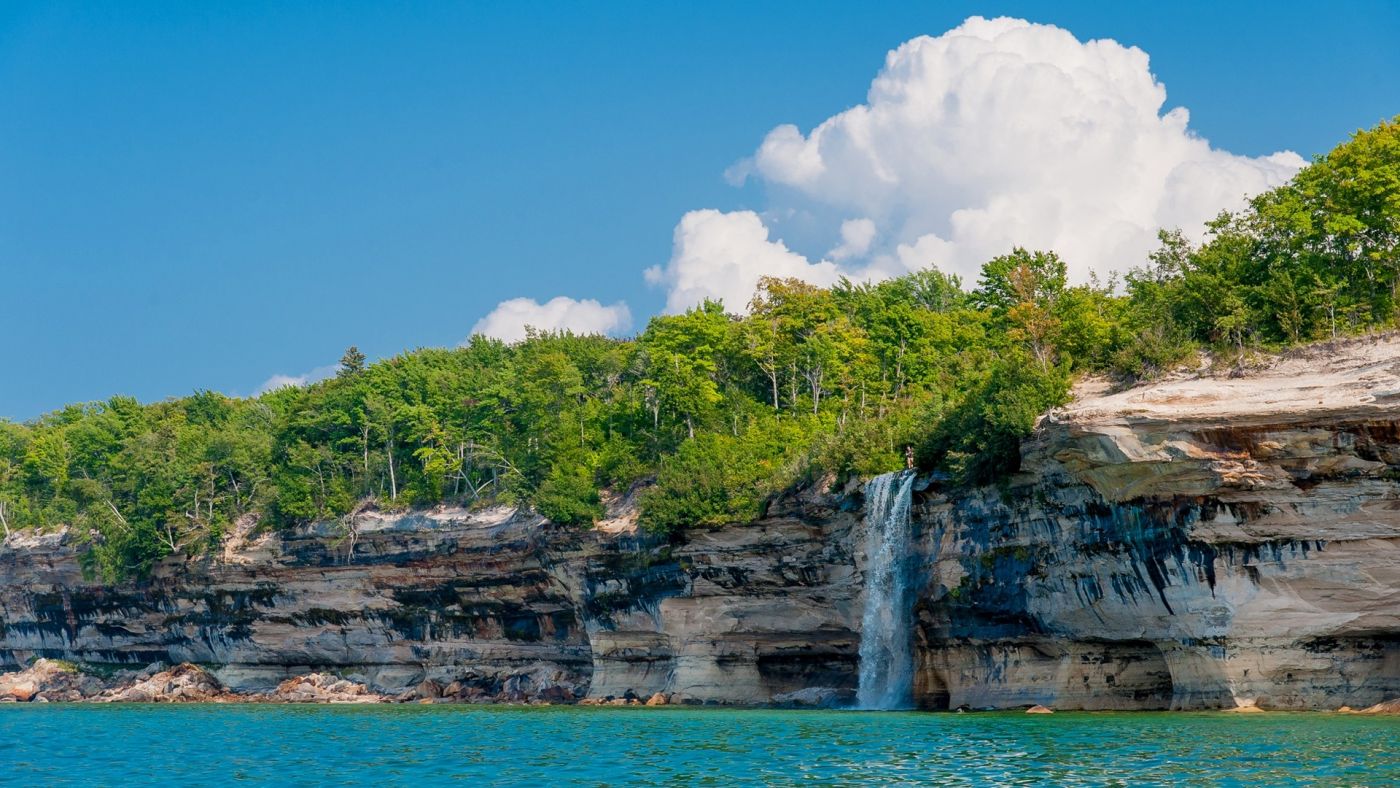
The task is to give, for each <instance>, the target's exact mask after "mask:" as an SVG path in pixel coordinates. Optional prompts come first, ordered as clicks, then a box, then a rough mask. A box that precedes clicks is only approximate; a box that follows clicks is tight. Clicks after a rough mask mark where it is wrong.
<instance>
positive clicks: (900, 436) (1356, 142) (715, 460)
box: [0, 121, 1400, 578]
mask: <svg viewBox="0 0 1400 788" xmlns="http://www.w3.org/2000/svg"><path fill="white" fill-rule="evenodd" d="M1160 239H1161V244H1160V246H1159V248H1158V249H1157V250H1156V251H1154V252H1153V253H1152V255H1150V257H1149V259H1148V260H1147V261H1144V262H1143V263H1142V264H1141V265H1140V266H1138V267H1136V268H1132V270H1131V271H1130V272H1129V273H1128V274H1127V275H1126V277H1125V280H1124V285H1125V288H1124V289H1125V292H1123V293H1119V292H1117V287H1116V284H1117V283H1116V282H1113V281H1109V282H1108V283H1100V282H1097V281H1091V282H1090V283H1088V284H1078V285H1073V284H1070V283H1069V281H1068V280H1067V277H1066V273H1065V272H1066V267H1065V264H1064V262H1063V261H1062V260H1061V259H1060V258H1059V257H1058V256H1057V255H1056V254H1055V253H1054V252H1051V251H1036V250H1026V249H1014V250H1012V251H1010V252H1009V253H1008V254H1006V255H1004V256H1001V257H998V258H996V259H993V260H990V261H988V262H987V263H986V264H985V265H984V266H983V267H982V271H981V275H980V277H979V278H978V281H977V283H976V285H975V286H974V287H972V288H971V289H970V290H969V289H967V288H966V287H964V284H963V283H962V282H961V281H960V280H959V279H958V278H957V277H954V276H949V275H947V274H944V273H943V272H940V271H939V270H938V269H937V268H935V267H932V266H931V267H929V268H927V269H925V270H921V271H917V272H914V273H911V274H908V275H906V276H902V277H899V278H895V279H889V280H885V281H881V282H876V283H855V282H849V281H841V282H839V283H838V284H837V285H835V286H834V287H831V288H819V287H815V286H812V285H810V284H807V283H804V282H800V281H797V280H792V279H765V280H763V281H762V282H761V283H760V285H759V288H758V292H757V293H756V294H755V295H754V297H753V300H752V301H751V302H750V303H749V304H747V305H743V306H747V313H746V314H743V315H738V314H734V313H733V312H732V311H731V310H729V309H728V308H727V307H728V306H730V305H724V304H720V303H717V302H705V303H703V304H701V305H699V306H697V307H695V308H694V309H691V310H690V311H688V312H685V313H683V314H678V315H663V316H658V317H655V318H653V319H652V320H651V321H650V323H649V324H648V325H647V327H646V329H645V330H644V331H642V332H641V334H640V335H638V336H637V337H635V338H630V339H609V338H606V337H601V336H578V335H574V334H571V333H567V332H564V333H550V332H543V333H542V332H532V333H530V334H529V336H528V337H527V338H526V339H525V340H523V341H521V342H518V343H515V344H509V345H508V344H505V343H502V342H500V341H496V340H492V339H487V338H483V337H480V336H477V337H473V338H472V339H471V340H470V341H469V342H468V343H467V344H465V345H464V346H462V347H459V348H454V349H434V348H430V349H420V350H416V351H412V352H407V353H404V354H401V355H399V356H396V357H394V358H390V359H385V360H382V361H379V362H376V363H372V364H367V363H366V359H365V356H364V355H363V354H362V353H361V352H360V351H359V350H358V349H356V348H355V347H353V346H352V347H350V348H349V349H347V350H346V352H345V355H344V357H343V358H342V359H341V367H340V371H339V374H337V375H336V376H334V377H333V378H330V379H328V380H324V381H321V382H319V383H315V384H312V385H309V386H305V387H286V388H283V389H279V390H277V391H273V392H269V393H267V394H264V395H262V396H260V397H257V398H253V399H236V398H230V397H226V396H223V395H221V394H218V393H215V392H208V391H200V392H196V393H194V394H192V395H190V396H188V397H184V398H180V399H171V400H167V401H164V402H157V403H152V404H144V405H143V404H141V403H138V402H137V401H135V400H133V399H131V398H128V397H113V398H111V399H109V400H107V401H105V402H96V403H86V404H79V405H70V406H67V407H65V408H62V409H60V410H56V411H54V412H52V413H49V414H47V415H45V416H43V417H41V418H38V419H36V420H34V421H32V422H28V423H24V424H18V423H13V422H5V421H0V525H3V527H4V529H5V531H6V533H9V532H10V531H13V530H16V529H26V528H28V529H40V530H43V529H52V528H57V527H60V526H69V527H71V528H72V529H74V532H75V533H76V534H77V535H79V537H80V538H82V539H83V540H85V542H86V544H87V549H86V553H85V555H86V560H87V561H88V566H89V567H90V568H91V570H92V571H93V572H94V573H97V574H99V575H101V576H104V577H107V578H121V577H128V576H133V575H140V574H142V573H144V572H146V571H147V570H148V569H149V568H150V566H151V565H152V563H153V562H154V561H156V560H158V559H159V558H161V557H162V556H165V555H168V554H170V553H172V552H187V553H189V552H196V551H199V550H201V549H203V548H205V547H206V546H208V545H210V544H212V543H214V542H215V541H216V540H217V539H218V538H219V537H220V536H221V535H222V534H223V533H224V532H225V531H226V530H227V529H228V528H229V527H230V526H232V525H233V524H235V523H238V522H244V523H249V524H251V523H258V524H260V525H261V526H262V527H272V528H282V527H290V526H294V525H297V524H300V523H305V522H309V521H314V520H327V519H334V518H339V517H343V516H345V515H347V514H350V513H352V512H355V511H357V510H358V509H360V508H363V507H366V506H375V507H378V508H381V509H398V508H406V507H412V506H424V505H431V504H437V503H453V504H458V505H464V506H474V505H485V504H487V503H500V502H504V503H511V504H518V505H527V506H533V507H534V508H536V509H537V510H538V511H539V512H540V513H542V514H544V515H545V516H547V517H549V518H551V519H553V520H555V521H556V522H560V523H566V524H578V525H579V526H588V525H590V524H591V523H592V522H594V521H595V520H597V519H598V518H600V517H601V516H602V514H603V510H604V506H603V500H604V496H606V495H608V494H622V493H624V492H626V491H628V490H629V489H632V488H633V487H634V486H638V485H640V487H641V488H642V492H641V495H640V502H641V503H640V505H641V514H640V517H641V522H642V523H643V525H645V526H646V527H648V528H651V529H654V530H657V531H663V532H675V531H678V530H680V529H684V528H687V527H694V526H706V525H711V524H718V523H726V522H734V521H742V520H745V519H749V518H753V517H756V516H758V515H760V514H761V513H762V511H763V507H764V506H765V505H766V502H767V501H768V500H769V499H770V498H771V497H772V496H773V495H774V494H776V493H778V492H780V491H782V490H784V489H787V488H789V487H791V486H793V485H794V484H796V483H799V482H801V481H803V480H813V479H817V478H835V479H837V480H841V479H845V478H849V477H851V476H868V475H872V474H875V473H880V472H884V471H889V470H894V469H897V468H900V467H903V465H904V462H905V460H904V453H905V447H909V446H912V447H914V448H915V449H916V451H917V456H918V462H919V464H920V465H921V466H923V467H925V468H930V469H932V468H937V469H940V470H942V471H943V472H944V473H945V474H946V478H948V479H949V480H950V483H952V484H979V483H986V482H989V481H993V480H995V479H997V478H1000V477H1002V476H1004V475H1005V474H1008V473H1011V472H1014V471H1015V470H1016V469H1017V466H1018V463H1019V461H1020V454H1019V442H1020V440H1021V438H1023V437H1024V436H1026V435H1027V434H1029V432H1030V431H1031V429H1032V428H1033V426H1034V424H1035V421H1036V419H1037V417H1038V416H1039V414H1041V413H1043V412H1044V411H1045V410H1046V409H1047V408H1050V407H1053V406H1055V405H1057V404H1061V403H1063V402H1064V401H1065V400H1066V398H1067V396H1068V392H1069V386H1070V381H1071V379H1072V378H1073V376H1074V375H1076V374H1078V373H1081V372H1085V371H1098V372H1104V373H1109V374H1114V375H1117V376H1119V377H1120V378H1123V379H1125V380H1134V379H1143V378H1150V377H1152V376H1153V375H1156V374H1159V373H1160V372H1162V371H1163V370H1166V369H1168V368H1170V367H1171V366H1172V365H1173V364H1176V363H1178V362H1180V361H1181V360H1183V359H1185V358H1187V357H1188V356H1189V355H1190V354H1192V353H1193V352H1194V351H1195V350H1196V349H1198V348H1212V349H1215V350H1216V351H1218V352H1220V353H1225V354H1241V353H1244V352H1247V351H1248V350H1249V349H1251V348H1260V347H1277V346H1281V345H1284V344H1289V343H1296V342H1304V341H1311V340H1317V339H1328V338H1333V337H1337V336H1341V335H1343V334H1349V333H1355V332H1360V331H1365V330H1370V329H1373V328H1375V327H1383V326H1392V325H1393V324H1394V323H1395V321H1396V314H1397V306H1400V121H1391V122H1385V123H1382V124H1380V125H1379V126H1377V127H1375V128H1373V129H1370V130H1367V131H1362V132H1358V133H1357V134H1356V135H1355V136H1354V137H1353V138H1352V139H1351V140H1350V141H1349V142H1347V143H1345V144H1343V145H1341V146H1340V147H1338V148H1337V149H1336V150H1334V151H1332V152H1331V153H1329V154H1327V155H1326V156H1322V157H1319V158H1318V159H1317V160H1316V161H1315V162H1314V163H1313V164H1312V165H1311V166H1309V167H1308V168H1306V169H1304V170H1303V171H1301V172H1300V173H1299V174H1298V175H1297V177H1295V178H1294V179H1293V180H1292V181H1291V182H1290V183H1288V184H1286V185H1285V186H1283V187H1281V188H1278V189H1275V190H1274V191H1271V192H1268V193H1266V194H1262V195H1259V196H1258V197H1256V198H1254V199H1253V200H1252V201H1251V202H1250V204H1249V205H1248V207H1247V208H1246V209H1244V210H1242V211H1240V212H1238V213H1234V214H1222V215H1221V216H1220V217H1219V218H1217V219H1216V220H1215V221H1214V222H1212V223H1211V224H1210V226H1209V234H1208V237H1207V239H1206V241H1205V242H1204V243H1203V244H1201V245H1199V246H1196V245H1193V244H1192V243H1190V242H1189V241H1188V240H1187V239H1186V238H1185V237H1184V236H1183V235H1182V234H1181V233H1180V232H1179V231H1177V230H1172V229H1168V230H1164V231H1163V232H1162V233H1161V236H1160ZM1133 262H1134V261H1125V263H1126V264H1132V263H1133ZM735 306H739V305H735Z"/></svg>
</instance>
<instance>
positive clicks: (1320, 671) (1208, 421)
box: [918, 338, 1400, 709]
mask: <svg viewBox="0 0 1400 788" xmlns="http://www.w3.org/2000/svg"><path fill="white" fill-rule="evenodd" d="M1397 397H1400V341H1397V340H1396V339H1395V338H1386V339H1382V340H1374V341H1365V342H1358V343H1353V344H1350V345H1345V346H1341V347H1332V348H1316V349H1313V350H1311V351H1308V352H1299V353H1296V354H1294V355H1293V356H1292V357H1289V358H1286V359H1282V360H1279V361H1276V362H1275V363H1274V364H1273V366H1271V367H1270V368H1268V369H1265V370H1262V371H1256V372H1255V373H1253V374H1250V375H1246V376H1242V377H1237V378H1223V379H1222V378H1211V377H1196V378H1186V379H1181V380H1177V381H1172V382H1167V383H1163V384H1158V385H1155V386H1150V387H1146V388H1142V389H1136V390H1129V391H1126V392H1122V393H1118V394H1106V393H1096V392H1094V391H1093V390H1092V389H1089V390H1081V391H1080V392H1079V396H1078V397H1077V398H1076V402H1075V404H1074V405H1072V406H1071V407H1069V408H1066V409H1064V410H1062V411H1059V412H1056V413H1052V414H1051V415H1050V417H1049V418H1048V419H1046V421H1045V423H1044V424H1043V425H1042V428H1041V430H1040V431H1039V434H1038V435H1037V437H1036V438H1035V439H1034V440H1033V441H1030V442H1029V443H1028V445H1027V446H1026V447H1024V450H1023V455H1024V456H1023V471H1024V472H1023V473H1021V474H1019V475H1017V476H1016V477H1014V478H1012V479H1010V480H1009V481H1008V483H1007V484H1006V485H1005V486H1004V487H1003V488H1001V489H997V490H984V491H981V492H980V493H977V494H972V495H965V496H958V497H951V498H950V497H944V496H940V495H937V494H936V493H932V492H931V493H930V494H928V495H927V496H926V497H925V498H924V501H923V502H922V504H921V518H920V520H921V522H922V523H923V525H924V527H925V529H926V531H925V533H924V534H923V538H924V540H925V553H926V554H927V555H929V556H930V559H931V560H930V565H929V574H928V578H927V588H926V592H925V594H924V595H923V597H922V599H921V601H920V603H919V606H918V615H919V626H920V635H919V647H918V653H919V657H920V659H921V661H922V671H921V673H920V687H919V699H920V701H921V703H923V704H924V705H925V706H928V707H934V708H940V707H946V706H947V705H949V704H951V705H952V706H957V705H960V704H964V703H965V704H969V705H971V706H973V707H978V706H1009V705H1016V704H1023V703H1043V704H1045V705H1047V706H1053V707H1055V708H1060V709H1065V708H1215V707H1226V708H1230V707H1243V706H1256V705H1257V706H1259V707H1263V708H1336V707H1338V706H1340V705H1343V704H1348V705H1352V706H1364V705H1370V704H1374V703H1377V702H1380V701H1381V700H1384V699H1385V698H1389V697H1394V696H1396V695H1397V694H1400V484H1397V479H1400V474H1397V471H1400V400H1397Z"/></svg>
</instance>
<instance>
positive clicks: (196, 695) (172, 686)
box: [96, 663, 237, 703]
mask: <svg viewBox="0 0 1400 788" xmlns="http://www.w3.org/2000/svg"><path fill="white" fill-rule="evenodd" d="M96 699H97V700H99V701H103V702H107V703H209V702H219V701H228V700H237V698H236V697H235V696H233V695H231V694H230V693H229V692H228V690H226V689H224V686H223V685H222V684H220V683H219V680H218V679H216V678H214V677H213V676H212V675H210V674H209V672H208V671H206V670H205V669H204V668H201V667H199V666H197V665H191V664H189V663H185V664H183V665H176V666H175V667H173V668H170V669H169V670H162V671H160V672H159V673H156V674H155V675H153V676H151V677H149V678H146V679H142V680H139V681H137V682H136V683H134V684H131V685H130V686H126V687H123V688H120V689H114V690H109V691H107V692H105V693H103V694H102V695H99V696H98V697H97V698H96Z"/></svg>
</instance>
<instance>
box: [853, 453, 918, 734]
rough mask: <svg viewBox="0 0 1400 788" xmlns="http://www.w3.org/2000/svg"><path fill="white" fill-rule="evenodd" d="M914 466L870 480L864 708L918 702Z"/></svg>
mask: <svg viewBox="0 0 1400 788" xmlns="http://www.w3.org/2000/svg"><path fill="white" fill-rule="evenodd" d="M913 487H914V472H913V471H900V472H898V473H887V474H884V475H883V476H876V477H875V478H874V479H871V480H870V483H869V484H867V485H866V486H865V502H866V504H865V505H866V510H865V528H866V538H865V556H866V557H865V616H864V617H863V618H862V619H861V625H860V688H859V690H858V692H857V694H856V706H857V708H861V709H909V708H913V706H914V655H913V642H912V639H911V632H910V626H909V624H910V621H909V619H910V617H911V616H912V615H913V605H912V604H911V599H910V592H911V588H910V585H911V584H910V581H909V576H910V568H909V550H910V542H911V538H910V537H911V535H910V533H909V532H910V519H909V506H910V503H911V495H912V491H913Z"/></svg>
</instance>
